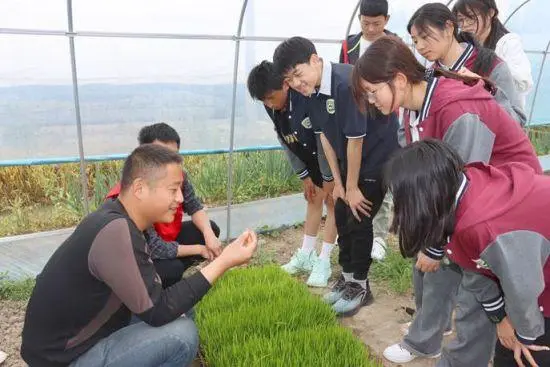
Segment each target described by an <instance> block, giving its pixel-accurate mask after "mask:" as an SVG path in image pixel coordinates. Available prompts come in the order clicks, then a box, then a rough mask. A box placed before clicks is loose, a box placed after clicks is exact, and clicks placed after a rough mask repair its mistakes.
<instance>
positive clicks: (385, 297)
mask: <svg viewBox="0 0 550 367" xmlns="http://www.w3.org/2000/svg"><path fill="white" fill-rule="evenodd" d="M302 233H303V232H302V229H301V228H291V229H287V230H285V231H282V232H276V233H272V234H270V235H267V236H261V239H260V246H261V248H260V251H259V253H258V257H259V258H260V259H258V260H261V258H262V257H263V258H264V260H265V259H274V260H276V261H277V262H279V263H283V262H286V261H288V260H289V259H290V257H291V255H292V252H293V251H294V249H295V248H296V247H297V246H299V245H300V244H301V240H302ZM335 273H336V271H335ZM371 285H372V287H373V293H374V297H375V302H374V303H373V304H372V305H371V306H368V307H364V308H363V309H362V310H361V311H360V312H359V313H358V314H357V315H355V316H354V317H351V318H344V319H342V320H341V322H342V324H343V325H345V326H346V327H349V328H350V329H352V330H353V332H354V334H355V335H357V337H359V338H360V339H361V340H362V341H363V342H364V343H365V344H366V345H367V346H369V348H370V350H371V352H372V353H373V354H374V356H376V357H378V358H380V360H381V361H382V363H383V365H384V366H387V367H390V366H398V365H396V364H393V363H389V362H387V361H385V360H384V359H383V358H382V352H383V350H384V348H385V347H387V346H388V345H390V344H393V343H396V342H398V341H399V340H400V339H401V338H402V336H403V335H402V331H401V329H402V325H403V324H404V323H406V322H408V321H410V319H411V318H410V317H409V316H408V315H407V314H406V313H405V311H404V310H403V308H404V307H413V306H414V302H413V300H412V295H410V294H408V295H397V294H392V293H391V292H390V291H389V290H387V289H385V288H384V287H383V286H382V285H380V284H376V283H374V284H371ZM324 291H326V290H323V289H312V292H315V293H317V294H321V293H323V292H324ZM25 306H26V304H25V302H13V301H0V331H1V332H0V333H1V335H0V350H3V351H4V352H6V353H7V354H8V358H7V360H6V361H5V362H4V363H3V364H2V367H16V366H17V367H18V366H25V364H24V363H23V361H22V360H21V359H20V357H19V350H20V345H21V330H22V327H23V320H24V312H25ZM434 365H435V360H427V359H417V360H415V361H413V362H411V363H408V364H407V365H406V366H407V367H430V366H434Z"/></svg>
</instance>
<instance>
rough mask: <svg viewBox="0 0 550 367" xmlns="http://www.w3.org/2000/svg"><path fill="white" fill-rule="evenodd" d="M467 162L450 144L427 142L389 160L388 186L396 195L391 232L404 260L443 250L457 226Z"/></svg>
mask: <svg viewBox="0 0 550 367" xmlns="http://www.w3.org/2000/svg"><path fill="white" fill-rule="evenodd" d="M463 170H464V161H463V160H462V158H460V156H459V155H458V153H457V152H456V151H455V150H454V149H453V148H452V147H451V146H450V145H448V144H447V143H445V142H443V141H440V140H435V139H426V140H423V141H419V142H415V143H412V144H410V145H409V146H407V147H405V148H403V149H400V150H399V151H398V152H396V153H395V154H394V155H393V156H392V158H390V159H389V160H388V162H387V163H386V165H385V169H384V184H385V185H386V187H388V189H389V190H390V191H391V193H392V194H393V200H394V204H395V207H394V217H393V223H392V228H391V231H392V232H394V233H397V234H398V235H399V249H400V251H401V254H402V255H403V257H412V256H415V255H416V254H417V253H418V252H419V251H421V250H422V249H424V248H426V247H436V248H442V247H443V246H445V244H446V238H447V237H448V236H450V235H451V234H452V233H453V230H454V225H455V196H456V193H457V191H458V189H459V187H460V184H461V180H462V177H463V173H462V172H463Z"/></svg>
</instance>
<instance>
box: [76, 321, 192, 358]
mask: <svg viewBox="0 0 550 367" xmlns="http://www.w3.org/2000/svg"><path fill="white" fill-rule="evenodd" d="M198 347H199V335H198V332H197V328H196V326H195V323H194V322H193V320H192V319H191V318H188V317H185V316H184V317H180V318H178V319H176V320H174V321H172V322H170V323H168V324H166V325H164V326H160V327H153V326H149V325H147V324H146V323H144V322H137V323H134V324H130V325H128V326H126V327H125V328H122V329H120V330H118V331H117V332H115V333H113V334H111V335H110V336H108V337H106V338H104V339H102V340H100V341H99V343H97V344H96V345H95V346H94V347H93V348H91V349H90V350H89V351H87V352H86V353H85V354H83V355H82V356H80V357H79V358H78V359H77V360H75V361H73V363H71V367H84V366H85V367H95V366H98V367H99V366H105V367H108V366H117V367H126V366H127V367H135V366H142V367H156V366H162V367H172V366H178V367H182V366H188V365H190V364H191V362H193V360H194V359H195V356H196V355H197V350H198Z"/></svg>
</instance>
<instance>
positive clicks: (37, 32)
mask: <svg viewBox="0 0 550 367" xmlns="http://www.w3.org/2000/svg"><path fill="white" fill-rule="evenodd" d="M0 34H13V35H28V36H61V37H96V38H136V39H182V40H211V41H235V40H236V39H237V38H239V39H240V40H242V41H260V42H281V41H284V40H286V39H287V37H274V36H239V37H237V36H235V35H226V34H185V33H135V32H96V31H78V32H74V31H72V32H67V31H61V30H59V31H56V30H43V29H18V28H0ZM311 41H312V42H315V43H340V42H341V40H339V39H333V38H311Z"/></svg>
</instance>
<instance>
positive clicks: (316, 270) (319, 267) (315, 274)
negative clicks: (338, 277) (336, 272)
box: [307, 258, 332, 287]
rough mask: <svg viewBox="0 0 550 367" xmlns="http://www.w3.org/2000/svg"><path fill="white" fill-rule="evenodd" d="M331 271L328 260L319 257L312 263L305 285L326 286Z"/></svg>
mask: <svg viewBox="0 0 550 367" xmlns="http://www.w3.org/2000/svg"><path fill="white" fill-rule="evenodd" d="M331 273H332V270H331V269H330V260H329V259H320V258H319V259H317V262H316V263H315V264H314V265H313V270H312V271H311V274H310V276H309V278H308V280H307V285H309V286H310V287H326V286H327V285H328V278H330V274H331Z"/></svg>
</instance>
